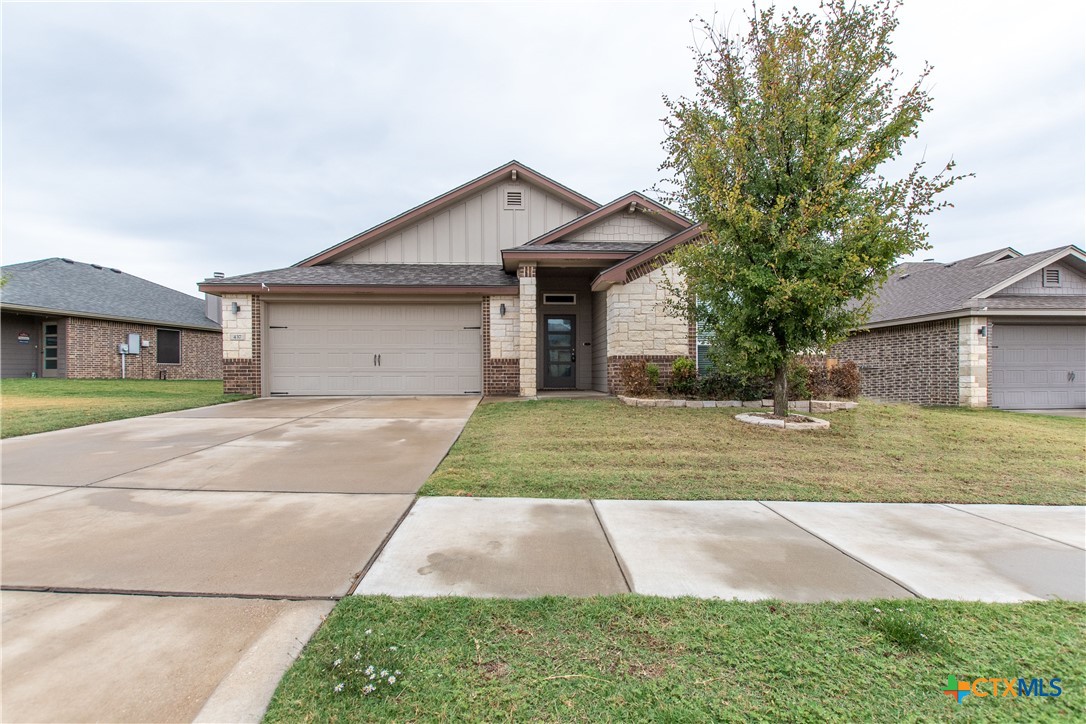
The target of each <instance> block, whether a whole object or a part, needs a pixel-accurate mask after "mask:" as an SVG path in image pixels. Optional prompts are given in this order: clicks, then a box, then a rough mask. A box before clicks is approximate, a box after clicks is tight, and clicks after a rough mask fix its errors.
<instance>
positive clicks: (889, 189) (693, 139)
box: [660, 0, 964, 415]
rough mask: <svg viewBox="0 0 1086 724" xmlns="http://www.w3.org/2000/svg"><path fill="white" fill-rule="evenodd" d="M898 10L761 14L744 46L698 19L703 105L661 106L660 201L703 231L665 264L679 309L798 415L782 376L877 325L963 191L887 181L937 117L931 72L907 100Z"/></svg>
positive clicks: (835, 7)
mask: <svg viewBox="0 0 1086 724" xmlns="http://www.w3.org/2000/svg"><path fill="white" fill-rule="evenodd" d="M899 7H900V2H893V1H892V0H887V2H884V3H881V4H879V5H876V6H864V5H858V4H856V5H853V4H848V3H846V2H844V1H843V0H828V1H827V2H825V3H823V5H822V7H821V13H820V14H819V15H815V14H812V13H801V12H799V11H798V10H796V9H792V10H791V11H789V12H787V13H785V14H784V15H783V16H782V17H781V18H780V19H779V20H778V19H777V17H776V12H775V9H774V8H770V9H768V10H765V11H758V10H757V8H754V10H753V14H752V16H751V18H750V30H749V32H748V33H747V34H746V35H743V36H740V35H728V34H727V31H726V30H723V31H718V30H717V29H716V28H715V27H714V26H713V25H711V24H710V23H707V22H704V21H702V23H701V28H702V30H703V34H704V42H703V43H702V44H701V46H700V47H697V48H694V57H695V60H696V63H697V70H696V73H695V81H696V93H695V94H694V97H693V98H689V99H688V98H679V99H678V100H672V99H669V98H668V97H666V96H665V97H664V102H665V104H666V106H667V108H668V112H669V115H668V117H667V118H666V119H664V123H665V129H666V132H667V137H666V139H665V141H664V143H663V145H664V149H665V150H666V152H667V160H666V161H665V162H664V163H663V165H662V166H661V170H662V171H670V172H671V175H672V178H671V179H670V181H669V182H668V185H667V186H666V187H665V188H663V189H660V190H661V192H662V195H663V196H664V197H665V200H666V201H668V202H670V203H673V204H676V205H678V206H679V207H680V208H682V209H683V210H684V211H685V212H686V213H687V214H688V215H690V216H691V217H692V218H694V219H696V220H697V221H699V222H700V223H701V224H703V225H704V229H705V233H704V234H703V236H702V237H701V239H700V240H699V241H698V242H696V243H692V244H689V245H686V246H683V247H680V248H678V249H676V250H675V251H674V252H673V254H672V257H671V261H672V262H674V263H675V264H676V265H677V267H678V269H679V270H680V271H681V272H682V274H681V281H680V282H678V283H677V285H676V286H674V287H673V289H672V291H673V292H675V293H676V294H677V295H678V298H679V299H680V300H681V301H679V302H676V308H677V311H681V312H682V313H683V314H684V315H686V316H687V317H688V318H690V319H692V321H695V322H697V323H698V325H699V327H700V328H702V329H704V330H705V332H706V333H707V335H708V336H709V337H710V339H711V340H712V344H713V347H714V348H715V349H726V350H727V353H728V356H729V358H730V359H732V360H734V362H735V363H736V364H737V365H738V367H739V368H740V369H742V370H743V371H745V372H746V373H747V374H750V375H772V376H773V379H774V386H773V399H774V405H773V408H774V413H775V414H777V415H786V414H788V377H787V371H788V365H789V362H790V361H791V360H792V358H793V357H795V356H796V355H797V354H800V353H804V352H809V351H813V350H820V349H821V350H825V349H828V348H829V346H830V345H832V344H834V343H835V342H837V341H840V340H841V339H843V338H844V337H845V335H846V334H847V333H848V331H849V330H850V329H852V328H855V327H858V326H862V324H863V323H864V322H865V321H866V319H867V316H868V315H869V313H870V303H869V301H858V300H866V299H868V298H869V295H870V294H871V293H872V292H873V291H875V290H876V289H877V288H878V287H879V286H880V285H881V284H882V283H883V282H884V281H885V280H886V278H887V276H888V274H889V271H890V269H891V268H892V267H893V265H894V263H895V262H896V261H897V260H898V259H899V258H901V257H902V256H905V255H908V254H911V253H913V252H915V251H917V250H919V249H924V248H928V245H927V243H926V239H927V236H928V232H927V227H926V225H925V223H924V220H925V217H927V216H928V215H929V214H931V213H933V212H935V211H937V210H938V209H940V208H943V207H944V206H949V205H950V204H949V203H948V202H946V201H938V200H937V198H936V197H937V196H938V195H939V194H940V193H942V192H943V191H946V190H947V189H948V188H950V187H951V186H952V185H953V184H954V183H955V182H956V181H959V180H960V179H962V178H964V176H961V175H954V174H953V173H952V169H953V168H954V162H953V160H951V161H950V162H949V163H947V164H946V166H945V167H944V168H943V169H942V170H941V171H940V172H939V173H938V174H936V175H934V176H932V177H928V176H925V175H924V173H923V167H924V162H923V161H920V162H918V163H916V164H915V165H914V166H913V167H912V170H911V171H910V172H909V173H908V174H906V175H904V176H903V177H901V178H899V179H896V180H889V179H887V178H886V177H884V176H883V175H881V174H880V168H882V167H883V166H884V164H886V163H887V162H888V161H891V160H893V159H895V158H898V157H899V156H901V155H902V152H903V146H904V144H905V142H906V140H907V139H909V138H910V137H915V136H916V134H917V129H918V127H919V124H920V122H921V120H922V118H923V116H924V114H925V113H927V112H928V111H929V110H930V109H931V99H930V96H929V94H928V91H927V90H925V89H924V88H923V87H922V86H923V84H924V82H925V81H926V79H927V77H928V75H929V73H930V72H931V66H929V65H925V67H924V69H923V71H922V72H921V73H920V76H919V78H917V80H916V81H915V82H914V83H912V84H911V85H910V86H908V88H907V89H905V90H904V91H900V90H899V81H900V79H901V73H900V71H897V70H895V69H894V67H893V65H894V60H895V55H894V53H893V52H892V50H891V35H892V33H893V31H894V29H895V28H896V27H897V24H898V21H897V18H896V13H897V10H898V8H899Z"/></svg>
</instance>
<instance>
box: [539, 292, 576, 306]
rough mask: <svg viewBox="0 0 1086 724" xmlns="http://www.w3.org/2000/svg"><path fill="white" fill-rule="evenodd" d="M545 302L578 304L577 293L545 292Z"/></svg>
mask: <svg viewBox="0 0 1086 724" xmlns="http://www.w3.org/2000/svg"><path fill="white" fill-rule="evenodd" d="M543 303H544V304H576V303H577V295H576V294H544V295H543Z"/></svg>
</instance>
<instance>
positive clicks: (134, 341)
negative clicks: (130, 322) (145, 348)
mask: <svg viewBox="0 0 1086 724" xmlns="http://www.w3.org/2000/svg"><path fill="white" fill-rule="evenodd" d="M139 353H140V336H139V335H138V334H137V333H135V332H132V333H130V334H129V335H128V354H139Z"/></svg>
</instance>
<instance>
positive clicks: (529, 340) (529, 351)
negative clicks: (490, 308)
mask: <svg viewBox="0 0 1086 724" xmlns="http://www.w3.org/2000/svg"><path fill="white" fill-rule="evenodd" d="M517 277H518V279H519V280H520V340H519V349H520V396H521V397H535V394H536V324H537V319H538V314H537V311H536V309H537V308H536V296H537V295H536V280H535V264H533V263H527V264H521V265H520V266H518V267H517Z"/></svg>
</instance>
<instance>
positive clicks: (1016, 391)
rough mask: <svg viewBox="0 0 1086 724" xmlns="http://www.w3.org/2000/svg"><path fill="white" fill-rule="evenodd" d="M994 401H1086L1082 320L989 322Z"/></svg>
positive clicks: (1027, 405)
mask: <svg viewBox="0 0 1086 724" xmlns="http://www.w3.org/2000/svg"><path fill="white" fill-rule="evenodd" d="M991 345H992V349H991V366H990V368H989V370H990V374H991V381H990V382H991V392H992V403H991V404H992V407H999V408H1002V409H1005V410H1035V409H1036V410H1044V409H1048V410H1051V409H1057V408H1076V407H1086V326H1081V325H1079V326H1071V325H1051V326H1049V325H1039V324H1038V325H1017V324H995V325H992V339H991Z"/></svg>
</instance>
